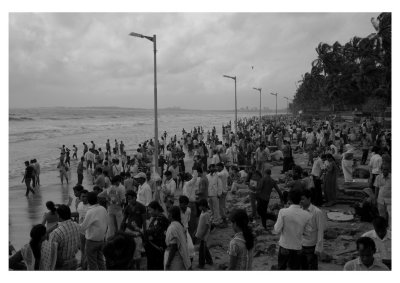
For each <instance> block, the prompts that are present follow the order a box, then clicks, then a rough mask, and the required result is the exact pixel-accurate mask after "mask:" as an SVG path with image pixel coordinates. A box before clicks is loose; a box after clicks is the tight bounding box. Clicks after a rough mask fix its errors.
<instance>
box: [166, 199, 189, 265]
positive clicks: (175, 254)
mask: <svg viewBox="0 0 400 283" xmlns="http://www.w3.org/2000/svg"><path fill="white" fill-rule="evenodd" d="M169 218H170V220H171V224H170V225H169V227H168V229H167V234H166V236H165V243H166V245H167V249H166V251H165V253H164V268H165V270H188V269H189V268H190V267H191V263H190V259H189V251H188V245H187V239H186V234H185V228H184V227H183V225H182V223H181V210H180V208H179V206H173V207H171V209H170V210H169Z"/></svg>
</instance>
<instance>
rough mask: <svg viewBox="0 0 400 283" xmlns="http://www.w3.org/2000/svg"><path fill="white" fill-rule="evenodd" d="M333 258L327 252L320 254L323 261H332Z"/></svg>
mask: <svg viewBox="0 0 400 283" xmlns="http://www.w3.org/2000/svg"><path fill="white" fill-rule="evenodd" d="M332 259H333V258H332V256H331V255H330V254H327V253H326V252H322V253H320V255H319V260H320V261H322V262H331V261H332Z"/></svg>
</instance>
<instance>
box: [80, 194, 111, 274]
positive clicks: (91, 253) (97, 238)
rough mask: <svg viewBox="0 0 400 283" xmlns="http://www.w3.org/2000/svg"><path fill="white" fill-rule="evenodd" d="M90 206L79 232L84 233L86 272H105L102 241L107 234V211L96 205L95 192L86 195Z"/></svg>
mask: <svg viewBox="0 0 400 283" xmlns="http://www.w3.org/2000/svg"><path fill="white" fill-rule="evenodd" d="M87 201H88V203H89V205H90V207H89V208H88V210H87V212H86V215H85V219H84V220H83V222H82V223H81V224H80V230H81V231H82V232H84V233H85V256H86V260H87V266H88V270H105V260H104V255H103V247H104V239H105V237H106V232H107V223H108V215H107V210H106V209H105V208H104V207H103V206H101V205H99V204H98V203H97V194H96V192H89V193H88V194H87Z"/></svg>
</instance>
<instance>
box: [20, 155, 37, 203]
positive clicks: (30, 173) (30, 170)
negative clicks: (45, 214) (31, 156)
mask: <svg viewBox="0 0 400 283" xmlns="http://www.w3.org/2000/svg"><path fill="white" fill-rule="evenodd" d="M25 166H26V167H25V174H24V178H23V179H22V182H21V183H23V182H25V185H26V194H25V196H28V195H29V192H32V194H35V191H34V190H33V189H32V187H31V181H32V178H33V174H34V169H33V167H32V166H31V165H30V164H29V161H25Z"/></svg>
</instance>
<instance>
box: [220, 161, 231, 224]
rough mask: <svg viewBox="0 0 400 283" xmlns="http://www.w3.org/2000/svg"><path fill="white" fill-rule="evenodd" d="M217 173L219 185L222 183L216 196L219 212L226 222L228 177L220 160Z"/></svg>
mask: <svg viewBox="0 0 400 283" xmlns="http://www.w3.org/2000/svg"><path fill="white" fill-rule="evenodd" d="M217 171H218V172H217V175H218V177H219V179H220V180H221V185H222V193H221V195H220V196H219V198H218V202H219V214H220V217H221V219H222V221H223V222H224V223H227V220H226V204H225V201H226V195H227V193H228V177H229V173H228V171H227V170H226V168H225V166H224V164H223V163H222V162H220V163H218V164H217Z"/></svg>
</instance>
